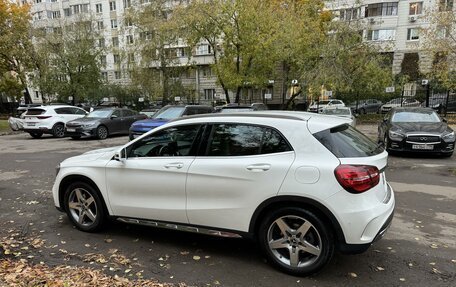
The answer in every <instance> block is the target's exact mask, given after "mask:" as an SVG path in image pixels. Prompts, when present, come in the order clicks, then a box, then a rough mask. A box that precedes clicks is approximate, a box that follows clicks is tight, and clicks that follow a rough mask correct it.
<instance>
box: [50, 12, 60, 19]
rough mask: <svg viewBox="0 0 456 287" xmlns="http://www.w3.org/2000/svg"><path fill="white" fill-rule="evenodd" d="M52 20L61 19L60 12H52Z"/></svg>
mask: <svg viewBox="0 0 456 287" xmlns="http://www.w3.org/2000/svg"><path fill="white" fill-rule="evenodd" d="M51 18H52V19H58V18H60V11H52V14H51Z"/></svg>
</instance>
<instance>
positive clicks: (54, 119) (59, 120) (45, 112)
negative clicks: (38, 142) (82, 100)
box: [24, 105, 87, 138]
mask: <svg viewBox="0 0 456 287" xmlns="http://www.w3.org/2000/svg"><path fill="white" fill-rule="evenodd" d="M85 115H87V112H86V111H85V110H83V109H81V108H77V107H73V106H66V105H59V106H40V107H35V108H29V109H28V110H27V112H26V113H25V117H24V131H25V132H27V133H29V134H30V135H31V136H32V137H34V138H40V137H41V136H42V135H43V134H52V135H53V136H54V137H56V138H61V137H64V136H65V124H66V123H67V122H68V121H71V120H75V119H78V118H82V117H84V116H85Z"/></svg>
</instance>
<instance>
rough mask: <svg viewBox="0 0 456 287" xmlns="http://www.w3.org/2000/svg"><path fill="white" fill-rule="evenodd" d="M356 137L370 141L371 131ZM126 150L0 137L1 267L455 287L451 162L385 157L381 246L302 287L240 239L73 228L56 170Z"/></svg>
mask: <svg viewBox="0 0 456 287" xmlns="http://www.w3.org/2000/svg"><path fill="white" fill-rule="evenodd" d="M358 128H359V129H360V130H361V131H363V132H364V133H366V134H368V135H369V136H371V137H375V135H376V126H373V125H361V126H359V127H358ZM127 141H128V138H127V137H126V136H122V137H113V138H109V139H107V140H104V141H99V140H94V139H92V140H71V139H69V138H63V139H56V138H52V137H50V136H43V138H41V139H32V138H31V137H30V136H29V135H28V134H24V133H15V134H12V135H5V136H0V147H1V148H0V211H1V212H0V241H1V242H2V243H5V242H7V243H8V246H9V248H10V249H8V252H5V251H6V250H1V248H0V251H1V252H0V259H2V258H15V259H17V260H19V259H25V260H28V261H29V262H32V263H35V264H39V263H40V262H43V264H47V265H50V266H57V265H69V266H86V267H90V268H94V269H99V270H103V272H105V273H106V274H109V275H118V276H125V277H129V278H146V279H156V280H158V281H160V282H170V283H176V284H177V283H180V282H183V283H186V284H188V285H190V286H335V285H337V286H456V226H455V222H456V209H455V206H456V160H455V159H456V155H453V156H452V157H451V158H434V157H398V156H390V158H389V162H388V169H387V171H386V173H387V179H388V180H389V181H390V183H391V185H392V186H393V188H394V190H395V192H396V212H395V217H394V220H393V223H392V227H391V228H390V230H389V231H388V233H387V234H386V236H385V237H384V238H383V239H382V240H380V241H379V242H377V243H376V244H375V245H373V246H372V247H371V248H370V249H369V250H368V251H367V252H366V253H364V254H360V255H351V256H345V255H336V256H335V258H334V259H333V260H332V262H331V263H330V265H329V266H327V267H326V268H325V269H324V270H323V271H322V272H320V273H319V274H317V275H314V276H312V277H308V278H298V277H293V276H289V275H285V274H283V273H281V272H279V271H276V270H275V269H273V268H272V267H271V266H269V265H268V264H267V263H266V262H265V260H264V258H263V257H262V255H261V252H260V250H259V248H258V247H257V245H256V244H255V243H254V242H251V241H248V240H244V239H225V238H217V237H208V236H203V235H198V234H191V233H182V232H176V231H170V230H161V229H153V228H147V227H140V226H133V225H125V224H121V223H111V224H109V226H108V227H107V228H106V229H105V230H103V231H102V232H100V233H96V234H89V233H83V232H80V231H78V230H76V229H75V228H73V227H72V226H71V224H70V222H69V220H68V219H67V218H66V215H65V214H63V213H60V212H58V211H57V210H56V209H55V208H54V203H53V200H52V196H51V187H52V184H53V180H54V176H55V166H56V165H57V164H58V163H59V162H61V161H62V160H64V159H65V158H67V157H70V156H74V155H78V154H81V153H83V152H85V151H89V150H92V149H96V148H103V147H111V146H116V145H122V144H124V143H126V142H127ZM25 247H27V248H25ZM5 253H6V254H5ZM1 283H2V281H1V279H0V285H2V284H1Z"/></svg>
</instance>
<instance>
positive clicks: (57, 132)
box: [53, 124, 65, 138]
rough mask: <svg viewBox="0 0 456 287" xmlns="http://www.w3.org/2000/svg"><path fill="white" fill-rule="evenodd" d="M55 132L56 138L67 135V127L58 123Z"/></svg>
mask: <svg viewBox="0 0 456 287" xmlns="http://www.w3.org/2000/svg"><path fill="white" fill-rule="evenodd" d="M53 133H54V136H55V137H56V138H63V137H64V136H65V127H64V126H63V125H62V124H56V125H55V126H54V132H53Z"/></svg>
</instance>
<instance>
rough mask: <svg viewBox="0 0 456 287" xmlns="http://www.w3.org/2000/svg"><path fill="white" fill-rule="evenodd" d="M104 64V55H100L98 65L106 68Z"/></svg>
mask: <svg viewBox="0 0 456 287" xmlns="http://www.w3.org/2000/svg"><path fill="white" fill-rule="evenodd" d="M106 63H107V61H106V55H101V56H100V64H101V65H102V66H103V67H105V66H106Z"/></svg>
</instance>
